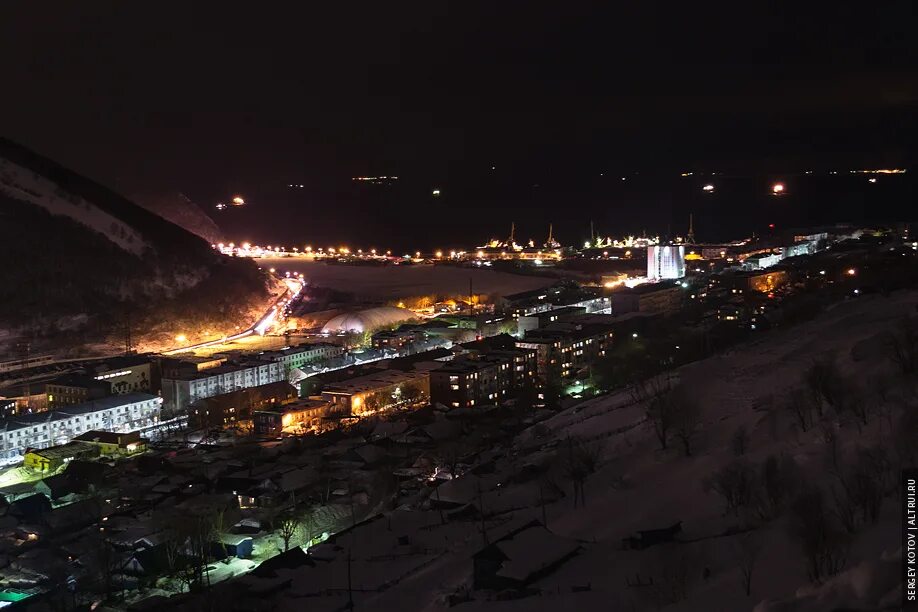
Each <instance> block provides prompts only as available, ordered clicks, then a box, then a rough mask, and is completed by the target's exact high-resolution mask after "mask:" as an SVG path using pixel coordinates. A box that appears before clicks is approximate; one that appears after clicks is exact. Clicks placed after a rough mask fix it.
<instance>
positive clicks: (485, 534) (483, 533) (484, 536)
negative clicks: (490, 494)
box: [477, 480, 488, 546]
mask: <svg viewBox="0 0 918 612" xmlns="http://www.w3.org/2000/svg"><path fill="white" fill-rule="evenodd" d="M477 484H478V514H479V515H480V516H481V539H482V541H484V545H485V546H487V545H488V528H487V527H486V526H485V515H484V504H482V503H481V480H479V481H478V483H477Z"/></svg>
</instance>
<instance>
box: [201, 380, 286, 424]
mask: <svg viewBox="0 0 918 612" xmlns="http://www.w3.org/2000/svg"><path fill="white" fill-rule="evenodd" d="M293 399H296V388H295V387H294V386H293V385H291V384H290V383H288V382H287V381H286V380H282V381H279V382H274V383H268V384H267V385H261V386H258V387H249V388H247V389H239V390H238V391H231V392H229V393H221V394H220V395H214V396H213V397H205V398H201V399H198V400H195V401H194V402H192V403H191V405H190V406H189V408H188V422H189V425H191V426H192V427H196V428H202V427H217V428H223V427H234V426H242V425H245V424H246V423H247V422H249V421H250V420H251V419H252V417H253V414H254V411H256V410H262V409H265V408H267V407H269V406H276V405H280V404H282V403H284V402H289V401H291V400H293Z"/></svg>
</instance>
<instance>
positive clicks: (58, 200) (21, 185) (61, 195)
mask: <svg viewBox="0 0 918 612" xmlns="http://www.w3.org/2000/svg"><path fill="white" fill-rule="evenodd" d="M0 193H4V194H6V195H8V196H10V197H12V198H15V199H17V200H22V201H25V202H29V203H31V204H36V205H38V206H41V207H42V208H44V209H45V210H47V211H48V212H49V213H51V214H53V215H63V216H65V217H69V218H71V219H73V220H74V221H77V222H78V223H80V224H82V225H84V226H86V227H87V228H89V229H91V230H94V231H96V232H98V233H99V234H101V235H102V236H105V237H106V238H107V239H108V240H110V241H112V242H113V243H115V244H116V245H118V246H119V247H120V248H122V249H124V250H125V251H128V252H129V253H133V254H134V255H140V254H142V253H143V252H144V250H145V249H146V248H147V247H148V246H149V244H148V243H147V242H146V241H145V240H144V239H143V237H142V236H141V235H140V233H139V232H138V231H136V230H135V229H133V228H132V227H130V226H129V225H127V224H126V223H124V222H123V221H121V220H120V219H118V218H117V217H115V216H113V215H111V214H108V213H106V212H105V211H103V210H102V209H100V208H99V207H98V206H96V205H95V204H93V203H91V202H89V201H87V200H86V199H84V198H82V197H80V196H78V195H75V194H73V193H71V192H69V191H67V190H66V189H64V188H62V187H61V186H60V185H58V184H57V183H55V182H54V181H52V180H50V179H49V178H47V177H45V176H42V175H41V174H39V173H37V172H33V171H32V170H29V169H27V168H24V167H22V166H20V165H18V164H15V163H13V162H11V161H10V160H8V159H4V158H3V157H0Z"/></svg>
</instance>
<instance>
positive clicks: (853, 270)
mask: <svg viewBox="0 0 918 612" xmlns="http://www.w3.org/2000/svg"><path fill="white" fill-rule="evenodd" d="M855 274H857V270H855V269H854V268H848V276H854V275H855Z"/></svg>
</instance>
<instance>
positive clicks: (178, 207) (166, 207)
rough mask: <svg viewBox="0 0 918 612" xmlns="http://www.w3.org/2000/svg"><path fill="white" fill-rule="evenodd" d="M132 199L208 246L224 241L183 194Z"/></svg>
mask: <svg viewBox="0 0 918 612" xmlns="http://www.w3.org/2000/svg"><path fill="white" fill-rule="evenodd" d="M132 199H133V201H135V202H137V204H139V205H140V206H143V207H144V208H146V209H147V210H149V211H150V212H152V213H155V214H157V215H159V216H160V217H162V218H163V219H165V220H166V221H168V222H170V223H174V224H176V225H178V226H179V227H181V228H182V229H184V230H185V231H187V232H191V233H192V234H194V235H195V236H200V237H201V238H203V239H204V240H206V241H207V242H208V243H210V244H217V243H219V242H225V241H226V240H225V238H224V237H223V232H222V230H221V229H220V228H219V227H218V226H217V224H216V223H214V220H213V219H211V218H210V217H208V216H207V214H205V212H204V211H203V210H201V208H200V207H199V206H198V205H197V204H195V203H194V202H192V201H191V200H190V199H188V197H186V196H185V195H184V194H181V193H167V194H143V195H136V196H134V197H133V198H132Z"/></svg>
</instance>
